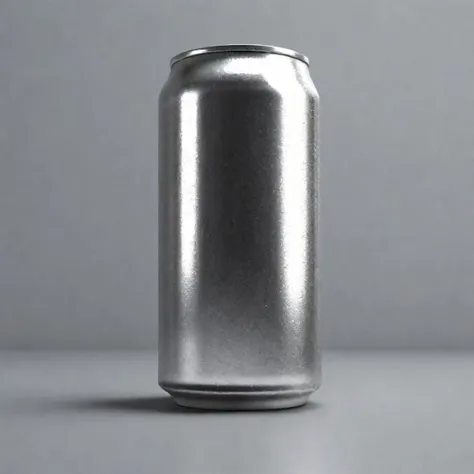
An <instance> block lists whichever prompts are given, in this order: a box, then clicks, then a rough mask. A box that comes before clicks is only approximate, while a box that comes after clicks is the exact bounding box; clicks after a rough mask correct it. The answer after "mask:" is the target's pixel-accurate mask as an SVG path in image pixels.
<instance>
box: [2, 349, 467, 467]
mask: <svg viewBox="0 0 474 474" xmlns="http://www.w3.org/2000/svg"><path fill="white" fill-rule="evenodd" d="M156 365H157V364H156V355H155V354H153V353H71V352H56V353H7V352H4V353H0V473H1V474H16V473H18V474H29V473H47V474H56V473H61V474H65V473H67V474H73V473H87V474H93V473H113V474H121V473H127V474H130V473H153V474H161V473H163V474H168V473H169V474H174V473H179V474H188V473H193V474H199V473H206V474H208V473H219V474H227V473H229V474H230V473H285V474H290V473H291V474H300V473H301V474H304V473H314V474H372V473H373V474H392V473H393V474H415V473H416V474H420V473H427V474H438V473H439V474H473V473H474V408H473V406H474V354H469V353H426V352H424V353H423V352H422V353H406V352H405V353H395V352H372V353H370V352H369V353H361V352H356V353H350V352H346V353H343V352H336V353H327V354H325V356H324V365H323V367H324V381H323V387H322V388H321V390H320V391H319V392H317V393H316V394H315V395H314V396H313V397H312V398H311V402H310V404H308V405H307V406H306V407H303V408H299V409H293V410H286V411H277V412H246V413H211V412H195V411H190V410H186V409H181V408H178V407H175V406H174V405H173V403H172V402H171V401H170V399H169V398H168V396H167V395H166V394H165V393H164V392H162V391H160V390H159V389H158V387H157V383H156V379H157V377H156V372H157V369H156Z"/></svg>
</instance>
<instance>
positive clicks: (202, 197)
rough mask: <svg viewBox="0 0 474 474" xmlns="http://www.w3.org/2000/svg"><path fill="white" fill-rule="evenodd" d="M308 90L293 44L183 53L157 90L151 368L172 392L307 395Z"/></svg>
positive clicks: (313, 107)
mask: <svg viewBox="0 0 474 474" xmlns="http://www.w3.org/2000/svg"><path fill="white" fill-rule="evenodd" d="M317 120H318V95H317V92H316V89H315V86H314V84H313V82H312V80H311V78H310V75H309V69H308V64H307V60H306V59H305V58H304V56H302V55H299V54H298V53H294V52H291V51H289V50H280V49H279V48H274V47H265V46H261V45H249V46H242V45H237V46H235V47H233V46H224V47H222V46H221V47H213V48H203V49H200V50H196V52H194V53H193V52H186V53H183V54H182V55H178V56H177V57H176V58H175V59H173V60H172V67H171V73H170V76H169V79H168V81H167V82H166V84H165V85H164V87H163V90H162V92H161V95H160V125H159V147H160V158H159V159H160V162H159V166H160V183H159V226H160V229H159V230H160V232H159V322H160V335H159V381H160V385H161V386H162V387H163V388H164V389H165V390H167V391H168V392H169V393H170V394H171V395H172V396H173V397H174V398H175V401H176V402H177V403H179V404H182V405H186V406H194V407H201V408H216V409H219V408H220V409H261V408H285V407H291V406H297V405H301V404H303V403H305V401H306V400H307V398H308V396H309V394H310V393H311V392H312V391H314V390H315V389H316V388H317V387H318V386H319V383H320V360H319V353H318V347H317V341H316V320H317V259H316V248H317V242H316V236H317V220H318V219H317V218H318V198H319V197H318V138H317V129H318V124H317Z"/></svg>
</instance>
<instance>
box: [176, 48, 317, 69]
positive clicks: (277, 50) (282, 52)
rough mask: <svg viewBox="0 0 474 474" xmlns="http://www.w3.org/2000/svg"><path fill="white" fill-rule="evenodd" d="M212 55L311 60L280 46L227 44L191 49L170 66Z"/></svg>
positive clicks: (306, 62) (181, 54)
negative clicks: (262, 56) (270, 55)
mask: <svg viewBox="0 0 474 474" xmlns="http://www.w3.org/2000/svg"><path fill="white" fill-rule="evenodd" d="M211 53H267V54H280V55H283V56H289V57H290V58H294V59H299V60H300V61H303V62H304V63H305V64H307V65H309V59H308V58H307V57H306V56H305V55H304V54H301V53H298V52H297V51H293V50H292V49H287V48H280V47H279V46H267V45H264V44H225V45H218V46H205V47H203V48H196V49H190V50H188V51H184V52H182V53H179V54H177V55H176V56H174V57H173V58H171V61H170V66H173V64H175V63H177V62H178V61H181V60H183V59H187V58H190V57H193V56H198V55H201V54H211Z"/></svg>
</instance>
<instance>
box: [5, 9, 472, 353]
mask: <svg viewBox="0 0 474 474" xmlns="http://www.w3.org/2000/svg"><path fill="white" fill-rule="evenodd" d="M473 20H474V3H473V2H471V1H468V0H465V1H461V0H451V1H449V2H446V1H444V0H436V1H435V0H400V1H397V2H394V1H391V0H382V1H381V0H358V1H356V2H354V1H352V0H320V1H317V2H313V1H310V0H305V1H302V0H298V1H294V0H292V1H288V0H273V1H270V0H265V1H261V0H252V1H250V0H241V1H239V2H236V1H230V0H219V1H217V0H204V1H196V0H195V1H184V0H174V1H166V2H165V1H159V0H135V1H133V2H132V1H129V0H127V1H126V0H81V1H78V0H76V1H73V0H22V1H20V2H19V1H16V0H1V4H0V66H1V69H0V153H1V155H0V348H18V349H22V348H23V349H24V348H26V349H34V348H72V349H93V348H104V349H108V348H110V349H112V348H115V349H141V348H153V347H155V344H156V340H157V317H156V314H157V248H156V242H157V137H156V135H157V134H156V122H157V106H156V98H157V94H158V91H159V88H160V87H161V85H162V83H163V82H164V80H165V78H166V75H167V71H168V60H169V57H170V56H172V55H174V54H176V53H177V52H180V51H181V50H184V49H188V48H192V47H196V46H202V45H207V44H216V43H232V42H234V43H235V42H238V43H242V42H245V43H252V42H255V43H267V44H276V45H280V46H286V47H290V48H294V49H296V50H300V51H301V52H303V53H305V54H307V55H308V56H309V57H310V59H311V61H312V75H313V77H314V80H315V82H316V84H317V86H318V88H319V90H320V94H321V97H322V153H323V155H322V185H323V186H322V198H323V202H322V213H323V221H322V238H323V244H322V248H323V252H322V253H323V255H322V257H323V258H322V263H321V267H322V276H323V286H322V299H321V303H322V304H321V310H322V312H321V315H322V320H321V329H322V339H323V341H324V345H325V346H326V347H348V348H352V347H364V348H380V347H383V348H385V347H387V348H389V347H390V348H397V347H414V348H418V347H420V348H428V347H430V348H431V347H432V348H468V347H471V348H472V347H474V316H473V309H474V291H473V289H474V238H473V236H474V206H473V203H472V198H473V185H474V133H473V130H472V129H473V123H474V61H473V43H474V33H473V29H472V25H473Z"/></svg>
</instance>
